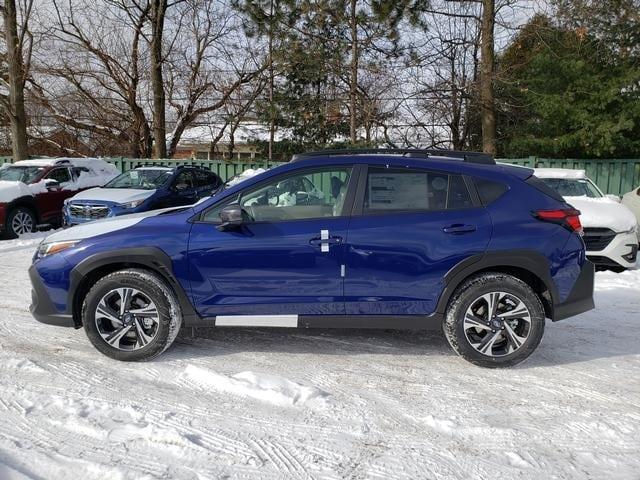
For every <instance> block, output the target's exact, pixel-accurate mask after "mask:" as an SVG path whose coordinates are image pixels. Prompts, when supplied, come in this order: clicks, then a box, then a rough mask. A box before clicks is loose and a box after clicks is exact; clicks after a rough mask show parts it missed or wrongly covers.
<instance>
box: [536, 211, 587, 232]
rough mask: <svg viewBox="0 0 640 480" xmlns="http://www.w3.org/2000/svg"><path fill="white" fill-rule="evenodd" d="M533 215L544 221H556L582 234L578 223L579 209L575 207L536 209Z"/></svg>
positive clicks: (580, 225)
mask: <svg viewBox="0 0 640 480" xmlns="http://www.w3.org/2000/svg"><path fill="white" fill-rule="evenodd" d="M533 215H534V216H535V217H536V218H537V219H539V220H542V221H544V222H552V223H557V224H558V225H562V226H563V227H566V228H568V229H569V230H571V231H572V232H576V233H577V234H579V235H582V234H583V230H582V224H581V223H580V210H576V209H575V208H563V209H558V210H537V211H536V212H534V214H533Z"/></svg>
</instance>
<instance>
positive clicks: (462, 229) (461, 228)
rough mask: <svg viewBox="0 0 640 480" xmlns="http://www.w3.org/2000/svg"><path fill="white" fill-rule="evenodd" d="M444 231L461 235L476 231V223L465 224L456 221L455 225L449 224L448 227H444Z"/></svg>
mask: <svg viewBox="0 0 640 480" xmlns="http://www.w3.org/2000/svg"><path fill="white" fill-rule="evenodd" d="M442 231H443V232H444V233H450V234H452V235H460V234H463V233H471V232H475V231H476V226H475V225H464V224H462V223H455V224H453V225H449V226H448V227H444V228H443V229H442Z"/></svg>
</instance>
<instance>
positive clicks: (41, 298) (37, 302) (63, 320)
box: [29, 265, 76, 327]
mask: <svg viewBox="0 0 640 480" xmlns="http://www.w3.org/2000/svg"><path fill="white" fill-rule="evenodd" d="M29 278H30V279H31V287H32V289H31V305H30V306H29V311H30V312H31V315H33V318H35V319H36V320H37V321H39V322H41V323H46V324H48V325H56V326H58V327H74V326H76V325H75V324H74V321H73V317H72V316H71V314H66V313H60V312H58V310H56V307H55V306H54V305H53V302H52V301H51V299H50V298H49V295H48V294H47V291H46V290H45V288H44V285H43V284H42V280H41V279H40V276H39V275H38V271H37V270H36V268H35V266H34V265H32V266H31V267H30V268H29Z"/></svg>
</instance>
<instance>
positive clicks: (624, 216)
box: [535, 168, 638, 271]
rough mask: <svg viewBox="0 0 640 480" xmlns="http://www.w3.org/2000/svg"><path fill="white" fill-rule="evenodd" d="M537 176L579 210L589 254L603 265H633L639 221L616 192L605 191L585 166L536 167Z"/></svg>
mask: <svg viewBox="0 0 640 480" xmlns="http://www.w3.org/2000/svg"><path fill="white" fill-rule="evenodd" d="M535 175H536V177H538V178H540V179H541V180H542V181H544V183H545V184H546V185H547V186H548V187H550V188H551V189H553V190H554V191H556V192H557V193H559V194H560V195H562V196H563V197H564V199H565V200H566V201H567V203H569V204H570V205H572V206H573V207H574V208H576V209H578V210H580V222H581V223H582V226H583V227H584V237H583V238H584V243H585V245H586V248H587V257H589V259H590V260H591V261H592V262H593V263H595V264H596V266H597V267H600V268H609V269H612V270H616V271H620V270H624V269H627V268H633V267H634V266H635V264H636V259H637V255H638V237H637V233H638V221H637V219H636V217H635V216H634V214H633V213H632V212H631V211H630V210H629V209H628V208H627V207H625V206H624V205H622V204H621V203H620V198H618V197H617V196H615V195H605V194H604V193H602V191H601V190H600V189H599V188H598V187H597V185H596V184H595V183H593V182H592V181H591V180H590V179H589V178H588V177H587V175H586V173H585V171H584V170H568V169H561V168H537V169H536V170H535Z"/></svg>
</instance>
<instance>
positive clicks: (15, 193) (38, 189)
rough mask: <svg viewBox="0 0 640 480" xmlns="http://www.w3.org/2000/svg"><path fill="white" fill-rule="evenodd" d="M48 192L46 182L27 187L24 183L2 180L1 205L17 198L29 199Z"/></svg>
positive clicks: (0, 189)
mask: <svg viewBox="0 0 640 480" xmlns="http://www.w3.org/2000/svg"><path fill="white" fill-rule="evenodd" d="M46 191H47V186H46V184H45V182H44V181H42V182H38V183H32V184H31V185H27V184H25V183H22V182H11V181H7V180H0V203H7V202H10V201H12V200H15V199H16V198H20V197H29V196H33V195H37V194H39V193H44V192H46Z"/></svg>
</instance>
